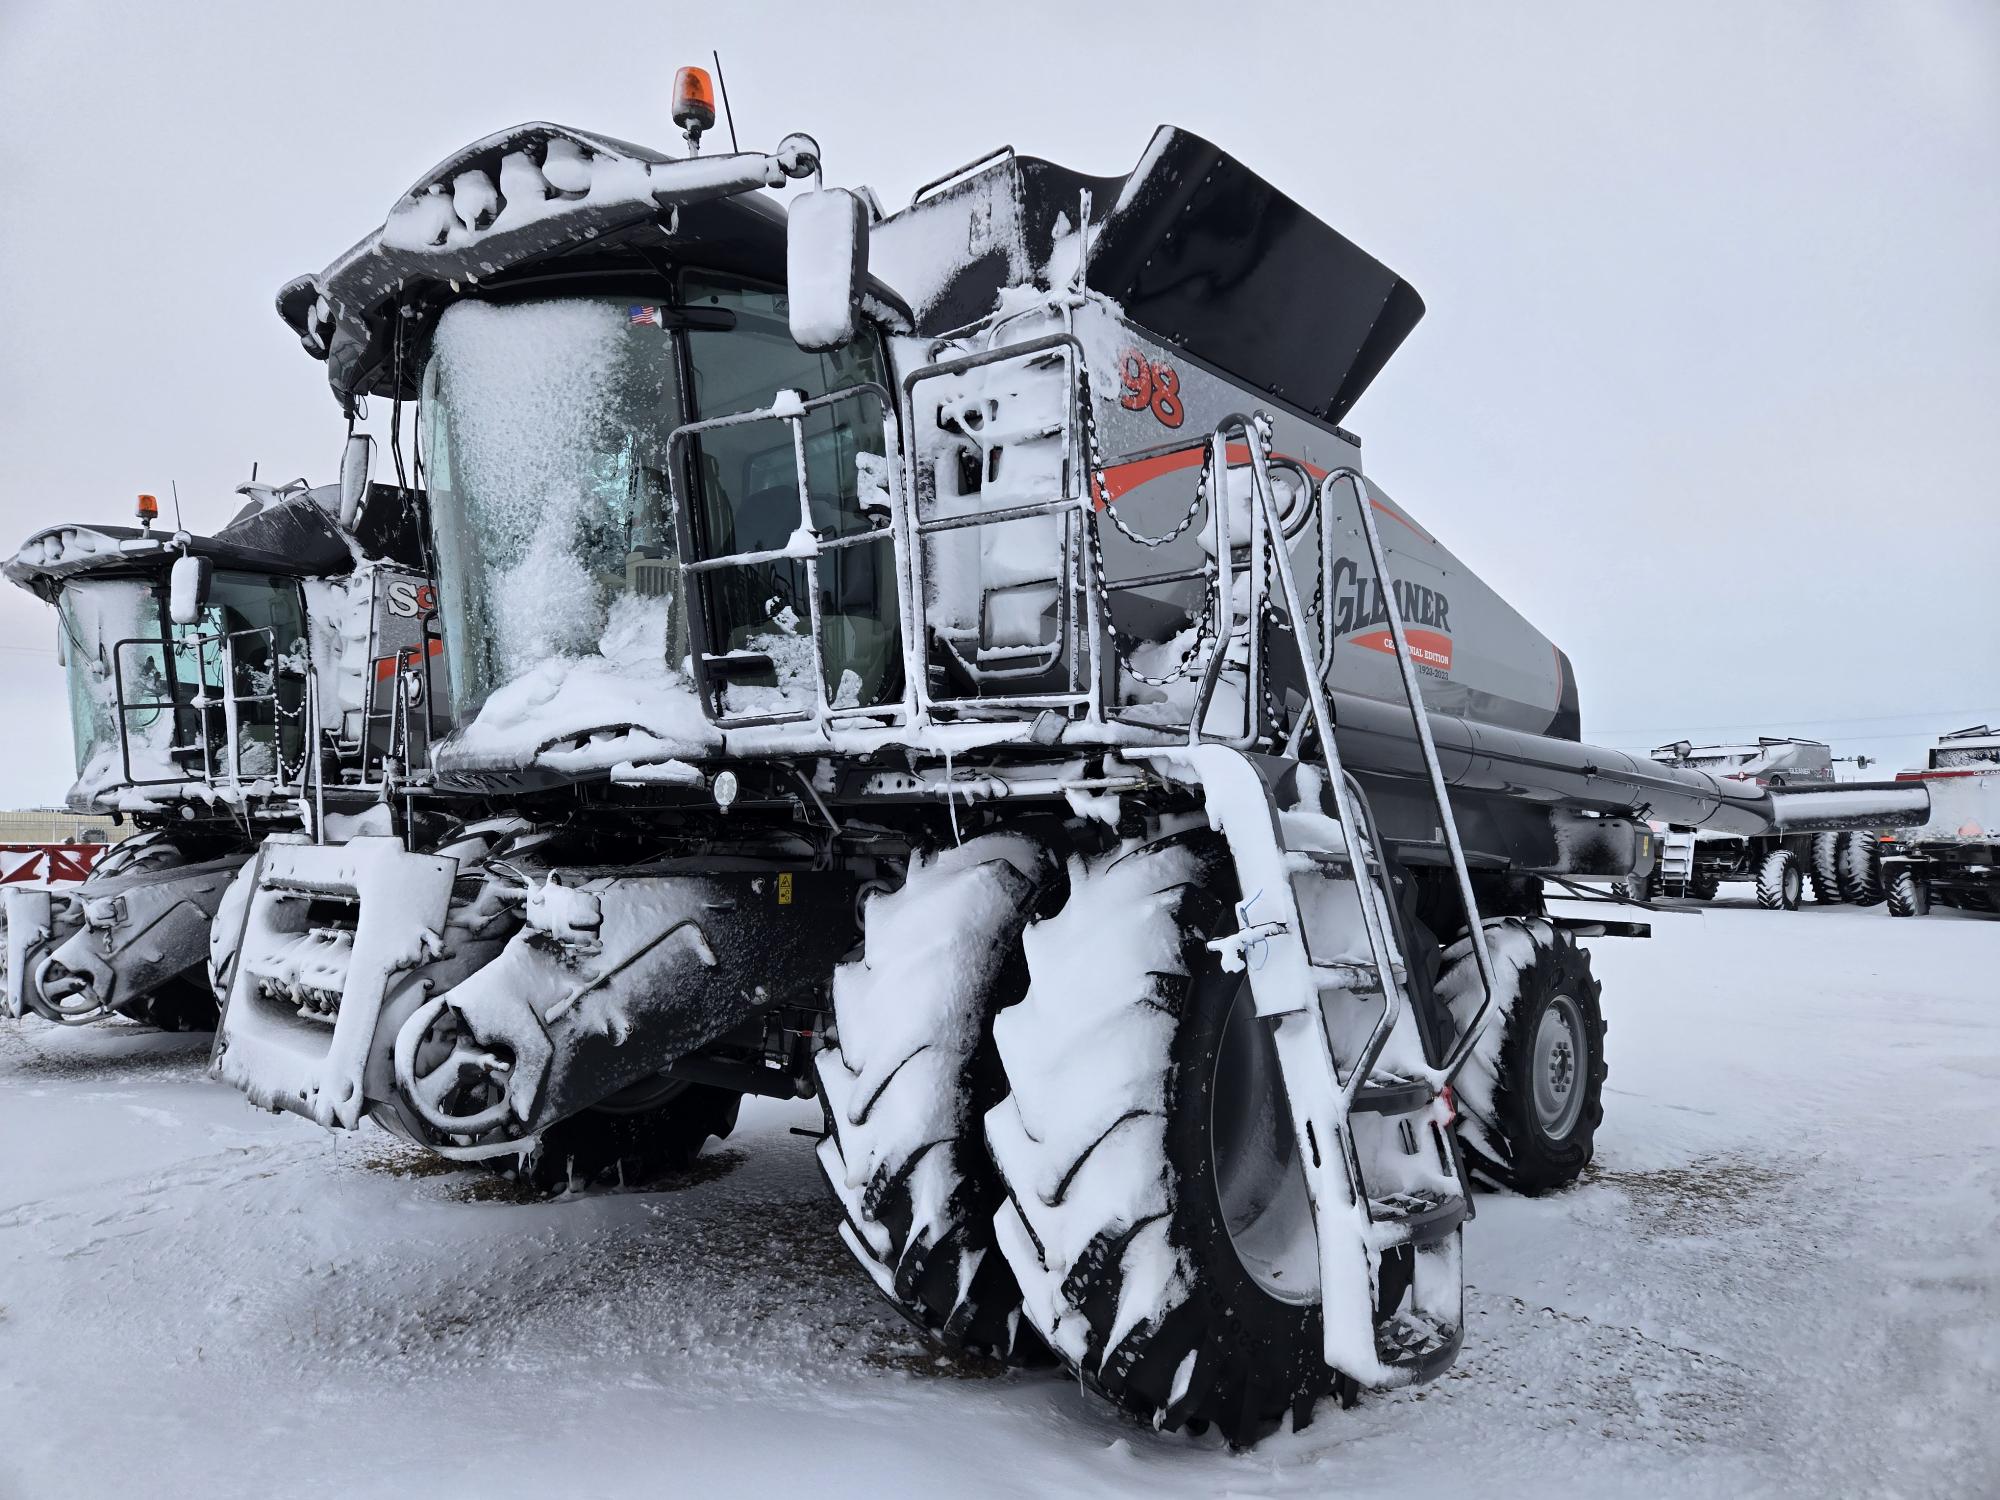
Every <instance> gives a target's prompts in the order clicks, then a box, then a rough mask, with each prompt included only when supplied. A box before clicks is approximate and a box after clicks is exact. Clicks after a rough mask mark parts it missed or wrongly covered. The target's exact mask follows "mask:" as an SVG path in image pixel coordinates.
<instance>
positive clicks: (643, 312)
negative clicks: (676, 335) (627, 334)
mask: <svg viewBox="0 0 2000 1500" xmlns="http://www.w3.org/2000/svg"><path fill="white" fill-rule="evenodd" d="M625 321H626V323H628V324H629V325H630V326H632V327H633V328H664V327H666V326H667V325H666V323H665V322H664V321H663V320H662V319H661V317H660V310H659V309H658V308H657V307H635V308H632V309H631V310H630V311H629V312H627V313H626V315H625Z"/></svg>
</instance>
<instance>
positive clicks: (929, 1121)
mask: <svg viewBox="0 0 2000 1500" xmlns="http://www.w3.org/2000/svg"><path fill="white" fill-rule="evenodd" d="M1038 868H1039V855H1038V853H1037V850H1036V847H1035V845H1034V843H1033V842H1032V841H1031V840H1029V839H1026V838H1022V837H1020V836H1018V835H1012V834H990V835H987V836H985V837H982V838H975V839H971V840H969V841H967V842H966V843H964V844H961V845H957V846H955V847H953V848H950V849H946V850H943V851H941V852H938V853H934V854H920V855H919V856H918V857H917V859H916V860H914V861H913V862H912V864H911V866H910V870H909V874H908V876H907V878H906V879H905V880H904V882H903V884H902V885H901V886H900V887H898V888H897V889H896V890H894V891H891V892H887V893H885V894H883V895H879V896H876V897H874V898H873V899H871V900H870V901H869V903H868V905H867V908H866V910H865V912H864V914H863V921H864V924H865V926H866V929H867V940H866V943H865V945H864V946H865V956H864V957H863V958H861V959H860V960H857V961H855V962H852V963H845V964H842V965H841V966H840V967H839V968H838V969H836V970H835V971H834V976H833V1004H834V1013H835V1014H836V1015H837V1016H838V1017H839V1022H840V1039H839V1044H838V1054H837V1056H838V1063H837V1065H834V1066H823V1067H822V1068H821V1070H820V1079H821V1087H822V1089H824V1090H825V1092H826V1101H827V1107H828V1109H829V1110H831V1111H832V1112H833V1114H834V1116H835V1119H836V1121H837V1129H836V1131H835V1134H836V1135H837V1136H838V1141H837V1142H836V1143H834V1144H832V1145H822V1147H821V1148H820V1158H821V1160H822V1161H825V1162H828V1163H829V1165H830V1166H832V1167H833V1169H834V1170H835V1171H837V1173H838V1174H839V1175H838V1177H837V1179H836V1180H835V1181H834V1190H835V1191H836V1192H837V1193H839V1194H840V1196H841V1198H842V1200H843V1201H844V1202H845V1203H846V1204H847V1206H848V1218H847V1224H846V1225H844V1226H843V1232H845V1233H859V1234H862V1235H864V1236H866V1238H867V1240H868V1243H869V1246H870V1247H871V1248H872V1250H873V1252H874V1256H873V1257H869V1256H864V1257H862V1259H863V1263H864V1264H872V1263H873V1262H874V1260H875V1258H879V1257H881V1256H886V1255H888V1254H890V1253H891V1250H892V1245H891V1242H890V1235H889V1232H888V1230H887V1229H886V1228H884V1227H883V1225H882V1224H881V1223H880V1222H879V1221H878V1220H877V1219H876V1217H875V1216H874V1213H873V1205H872V1204H871V1203H870V1202H869V1201H868V1199H869V1195H870V1192H871V1189H873V1188H874V1186H875V1184H876V1182H877V1179H878V1178H879V1177H881V1176H882V1175H883V1174H884V1173H885V1172H890V1171H894V1170H896V1169H898V1168H900V1167H904V1166H907V1169H908V1183H907V1187H908V1191H909V1196H910V1211H911V1223H910V1229H909V1240H910V1242H911V1243H912V1244H913V1245H934V1244H937V1243H939V1242H940V1240H941V1239H942V1238H943V1236H944V1234H945V1232H946V1230H947V1229H948V1227H949V1222H950V1218H949V1213H950V1209H951V1207H952V1199H953V1195H954V1194H955V1193H956V1192H957V1191H958V1187H959V1184H960V1182H961V1181H962V1180H963V1173H962V1170H961V1164H960V1162H959V1160H958V1159H957V1155H956V1153H955V1152H953V1151H952V1150H948V1149H942V1148H939V1149H925V1150H923V1151H922V1152H921V1153H920V1154H918V1155H917V1156H916V1157H915V1159H914V1161H910V1162H907V1163H906V1162H905V1161H903V1160H902V1156H901V1153H902V1152H904V1151H907V1149H908V1146H909V1143H910V1142H913V1141H920V1142H948V1141H952V1140H955V1139H957V1138H958V1137H960V1136H962V1135H963V1134H964V1133H965V1127H966V1125H967V1124H968V1122H967V1121H966V1120H965V1119H964V1118H963V1117H964V1114H965V1111H966V1104H967V1097H966V1092H965V1090H964V1088H963V1086H962V1083H961V1075H962V1074H963V1072H964V1070H965V1067H966V1063H967V1061H968V1059H970V1058H971V1056H972V1055H973V1052H974V1051H975V1050H976V1049H977V1047H978V1046H979V1042H980V1022H981V1017H982V1016H983V1015H984V1013H985V1002H986V992H987V989H988V987H989V986H990V984H991V983H992V977H993V972H994V970H995V968H996V967H997V966H998V964H999V963H1000V961H1001V959H1002V958H1003V957H1004V953H1003V950H1002V947H1001V945H998V944H996V942H995V941H994V934H996V933H998V932H1000V931H1002V930H1003V929H1004V928H1005V927H1006V926H1007V925H1008V924H1009V923H1010V922H1011V921H1013V920H1015V919H1016V917H1017V914H1018V912H1019V910H1020V906H1021V903H1022V893H1023V887H1024V886H1025V885H1026V883H1027V881H1028V880H1030V879H1032V878H1033V877H1034V875H1035V874H1036V873H1037V871H1038ZM892 1082H893V1083H894V1084H895V1087H893V1088H891V1087H890V1084H891V1083H892ZM843 1153H844V1154H843ZM849 1226H851V1227H849ZM972 1269H973V1268H972V1267H967V1268H965V1269H964V1270H963V1272H962V1274H961V1277H960V1285H961V1286H962V1287H965V1286H970V1284H971V1281H972Z"/></svg>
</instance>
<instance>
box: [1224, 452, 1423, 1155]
mask: <svg viewBox="0 0 2000 1500" xmlns="http://www.w3.org/2000/svg"><path fill="white" fill-rule="evenodd" d="M1217 430H1218V432H1219V431H1220V430H1221V429H1220V428H1218V429H1217ZM1245 431H1246V435H1247V439H1246V440H1247V442H1248V444H1249V448H1250V471H1251V477H1252V484H1251V489H1252V491H1253V492H1254V494H1255V497H1256V509H1255V510H1254V511H1253V513H1252V514H1253V519H1255V518H1261V520H1262V523H1263V526H1265V527H1268V528H1269V533H1270V534H1274V535H1276V536H1277V537H1279V538H1282V537H1283V536H1284V534H1285V533H1284V527H1283V526H1282V525H1280V524H1279V521H1278V508H1277V502H1276V500H1275V499H1274V498H1273V496H1272V491H1271V473H1270V469H1269V467H1268V466H1267V464H1266V461H1265V459H1266V455H1265V452H1264V446H1265V428H1264V425H1263V424H1262V423H1261V422H1252V423H1251V424H1249V425H1248V426H1247V427H1246V429H1245ZM1226 503H1227V500H1226V497H1225V500H1224V504H1225V505H1226ZM1220 508H1222V507H1218V509H1220ZM1257 539H1258V540H1259V541H1260V542H1261V541H1262V540H1263V532H1262V531H1261V529H1260V530H1259V535H1258V538H1257ZM1218 550H1220V549H1219V548H1218ZM1269 551H1270V558H1271V563H1272V568H1273V571H1274V572H1276V574H1277V576H1278V586H1279V588H1280V589H1281V590H1282V591H1283V593H1284V597H1285V609H1286V611H1287V612H1288V613H1289V614H1290V615H1291V617H1292V619H1293V621H1294V622H1295V623H1294V626H1293V630H1292V639H1293V640H1294V641H1295V642H1296V643H1297V645H1298V649H1299V657H1300V662H1301V664H1302V665H1303V666H1304V667H1305V677H1306V694H1307V698H1308V701H1309V702H1310V704H1311V707H1312V712H1313V718H1314V720H1315V722H1317V723H1318V725H1319V727H1320V736H1319V743H1320V759H1321V761H1322V763H1323V764H1324V765H1325V767H1326V773H1327V781H1328V789H1329V790H1330V791H1332V793H1333V801H1334V807H1335V809H1336V810H1337V811H1338V813H1339V815H1340V824H1341V828H1342V830H1343V831H1344V832H1345V834H1346V836H1347V840H1348V851H1347V857H1348V862H1349V865H1350V867H1351V869H1352V871H1353V874H1354V886H1355V894H1356V897H1357V899H1358V901H1359V904H1360V908H1361V927H1362V931H1363V933H1364V934H1365V935H1366V937H1367V940H1368V954H1369V957H1370V958H1371V959H1372V960H1373V961H1374V964H1375V971H1376V974H1377V976H1378V977H1379V978H1380V979H1381V981H1382V1014H1381V1015H1380V1016H1379V1017H1378V1018H1377V1019H1376V1022H1375V1027H1374V1029H1373V1030H1372V1031H1371V1032H1370V1033H1369V1036H1368V1040H1367V1042H1366V1043H1365V1044H1364V1045H1363V1046H1362V1048H1361V1051H1360V1053H1359V1054H1358V1055H1357V1056H1356V1058H1355V1061H1354V1066H1353V1067H1352V1068H1351V1069H1350V1070H1349V1072H1348V1075H1347V1081H1346V1082H1345V1083H1343V1084H1342V1085H1341V1087H1340V1110H1341V1113H1342V1115H1343V1116H1345V1115H1346V1114H1347V1113H1348V1111H1349V1109H1350V1108H1351V1107H1352V1105H1353V1103H1354V1099H1355V1096H1356V1095H1357V1094H1358V1093H1359V1092H1360V1090H1361V1087H1362V1085H1363V1084H1365V1083H1366V1082H1367V1081H1368V1074H1369V1071H1370V1070H1371V1069H1373V1067H1374V1066H1375V1061H1376V1059H1377V1058H1379V1057H1380V1056H1381V1055H1382V1049H1383V1048H1384V1047H1386V1046H1387V1045H1388V1043H1389V1035H1390V1033H1391V1032H1393V1031H1394V1030H1395V1027H1396V1022H1397V1020H1398V1019H1400V1016H1401V1013H1402V1008H1403V1005H1404V996H1403V986H1402V985H1401V984H1400V983H1398V982H1397V979H1396V967H1395V959H1394V956H1393V949H1392V947H1391V945H1390V942H1389V933H1388V913H1387V912H1386V911H1385V910H1383V909H1382V907H1381V906H1380V905H1378V901H1379V899H1380V897H1381V892H1380V891H1379V890H1378V889H1377V888H1376V885H1375V880H1374V876H1373V874H1372V873H1371V872H1370V870H1369V868H1368V859H1369V858H1370V856H1371V855H1372V856H1374V857H1376V858H1377V859H1378V861H1379V858H1380V851H1379V850H1377V849H1374V848H1372V847H1371V846H1370V844H1369V841H1368V831H1367V830H1368V824H1367V823H1366V822H1365V821H1364V820H1363V818H1362V817H1361V814H1360V812H1359V811H1358V809H1357V807H1356V804H1355V801H1354V798H1353V797H1352V796H1351V795H1350V792H1349V787H1348V781H1347V768H1346V766H1344V765H1342V764H1341V760H1340V749H1339V746H1338V744H1337V743H1336V741H1335V737H1334V731H1333V707H1332V704H1331V702H1330V701H1329V699H1328V697H1327V690H1326V680H1325V678H1324V677H1323V676H1322V675H1321V671H1320V666H1319V662H1318V660H1317V653H1316V652H1315V651H1314V650H1313V647H1312V642H1311V640H1310V638H1309V636H1308V635H1307V633H1306V612H1305V607H1304V604H1303V603H1302V602H1301V600H1300V598H1299V584H1298V578H1297V577H1296V575H1295V574H1294V573H1293V571H1292V559H1291V554H1290V553H1288V552H1287V551H1286V550H1285V548H1284V546H1283V545H1282V544H1279V545H1274V546H1272V547H1271V548H1270V549H1269ZM1257 556H1258V554H1257V552H1256V551H1254V550H1253V552H1252V554H1251V559H1252V565H1253V566H1254V565H1255V563H1256V559H1257ZM1260 576H1261V575H1260ZM1338 1076H1339V1074H1338V1072H1336V1073H1335V1077H1336V1078H1337V1077H1338Z"/></svg>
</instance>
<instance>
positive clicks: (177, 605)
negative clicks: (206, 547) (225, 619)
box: [167, 552, 214, 625]
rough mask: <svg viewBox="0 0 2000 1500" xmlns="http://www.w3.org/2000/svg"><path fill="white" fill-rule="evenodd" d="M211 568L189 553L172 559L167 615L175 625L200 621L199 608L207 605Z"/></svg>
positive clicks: (205, 560) (208, 563) (209, 564)
mask: <svg viewBox="0 0 2000 1500" xmlns="http://www.w3.org/2000/svg"><path fill="white" fill-rule="evenodd" d="M213 566H214V565H213V564H212V563H211V562H210V561H209V560H208V559H207V558H205V557H196V556H195V555H194V554H193V553H191V552H183V553H182V554H181V555H180V556H179V557H177V558H175V559H174V571H173V576H172V580H171V586H170V588H169V590H168V593H169V597H168V600H167V614H168V615H169V616H170V617H171V618H172V620H173V622H174V623H175V624H176V625H193V624H196V623H197V622H198V621H200V619H201V607H202V606H203V605H204V604H206V603H208V580H209V575H210V572H211V571H212V569H213Z"/></svg>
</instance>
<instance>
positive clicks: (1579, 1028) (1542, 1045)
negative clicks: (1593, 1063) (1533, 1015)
mask: <svg viewBox="0 0 2000 1500" xmlns="http://www.w3.org/2000/svg"><path fill="white" fill-rule="evenodd" d="M1584 1047H1585V1043H1584V1030H1583V1012H1582V1011H1581V1010H1580V1009H1579V1008H1578V1006H1577V1003H1576V1001H1574V1000H1572V999H1571V998H1570V997H1569V996H1567V995H1557V996H1556V997H1555V998H1554V999H1552V1000H1550V1001H1549V1004H1548V1008H1547V1009H1546V1010H1544V1011H1543V1012H1542V1018H1541V1020H1540V1021H1539V1022H1538V1023H1537V1024H1536V1026H1535V1041H1534V1055H1533V1067H1534V1071H1533V1080H1534V1092H1535V1116H1536V1118H1537V1119H1538V1120H1539V1121H1540V1122H1541V1126H1542V1129H1543V1130H1544V1131H1546V1132H1547V1133H1548V1134H1549V1135H1550V1136H1551V1137H1553V1138H1554V1139H1556V1140H1561V1139H1563V1138H1564V1137H1566V1136H1567V1135H1568V1134H1569V1133H1570V1132H1571V1131H1572V1130H1574V1129H1575V1128H1576V1122H1577V1118H1578V1117H1579V1116H1580V1115H1581V1114H1582V1113H1583V1095H1584V1091H1583V1089H1582V1088H1580V1087H1579V1086H1578V1084H1579V1074H1580V1073H1581V1071H1582V1068H1583V1066H1584V1058H1585V1052H1584Z"/></svg>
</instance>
